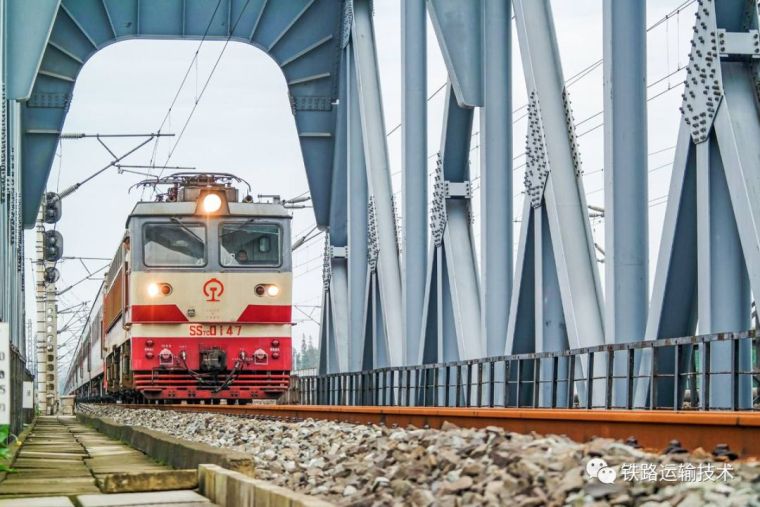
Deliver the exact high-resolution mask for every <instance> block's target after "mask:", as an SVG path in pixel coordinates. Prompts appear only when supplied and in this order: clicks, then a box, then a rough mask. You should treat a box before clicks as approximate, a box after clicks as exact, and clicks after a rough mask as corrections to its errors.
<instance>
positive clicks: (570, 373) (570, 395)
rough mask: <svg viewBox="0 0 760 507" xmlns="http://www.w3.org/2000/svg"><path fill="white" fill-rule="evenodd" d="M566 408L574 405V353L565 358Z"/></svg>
mask: <svg viewBox="0 0 760 507" xmlns="http://www.w3.org/2000/svg"><path fill="white" fill-rule="evenodd" d="M567 363H568V364H567V401H566V402H565V403H566V404H567V408H574V407H575V354H570V355H569V356H568V358H567Z"/></svg>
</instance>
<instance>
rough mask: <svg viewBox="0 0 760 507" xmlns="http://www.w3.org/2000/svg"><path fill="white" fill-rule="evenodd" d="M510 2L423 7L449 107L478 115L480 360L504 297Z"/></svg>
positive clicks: (495, 336) (451, 1)
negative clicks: (451, 101)
mask: <svg viewBox="0 0 760 507" xmlns="http://www.w3.org/2000/svg"><path fill="white" fill-rule="evenodd" d="M510 3H511V2H510V1H509V0H488V1H483V0H472V1H468V2H461V1H457V0H428V7H429V10H430V18H431V20H432V24H433V27H434V29H435V34H436V36H437V39H438V42H439V46H440V47H441V52H442V53H443V58H444V61H445V63H446V68H447V70H448V75H449V79H450V81H451V85H452V87H453V89H454V94H455V97H456V101H457V104H458V105H459V106H460V107H462V108H473V107H480V108H481V109H480V155H481V182H480V189H481V191H480V204H481V234H480V242H481V252H480V254H481V266H480V268H481V269H480V298H481V302H480V307H481V310H482V311H481V315H480V333H481V335H482V337H483V340H484V342H485V347H484V349H483V353H484V354H487V355H499V354H501V353H503V351H504V345H505V341H506V335H507V324H508V314H507V313H506V312H505V311H504V309H505V306H507V304H508V303H507V301H508V300H509V297H510V294H511V292H512V269H513V268H512V194H513V192H512V143H511V141H510V140H511V139H512V93H511V89H512V88H511V87H512V82H511V61H512V60H511V57H512V55H511V48H512V42H511V16H510ZM468 269H469V268H468Z"/></svg>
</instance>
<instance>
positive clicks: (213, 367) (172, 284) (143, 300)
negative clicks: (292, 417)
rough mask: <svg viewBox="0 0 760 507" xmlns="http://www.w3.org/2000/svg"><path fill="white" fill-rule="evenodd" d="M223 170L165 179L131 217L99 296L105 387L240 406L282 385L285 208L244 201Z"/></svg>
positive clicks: (287, 356) (285, 372) (286, 348)
mask: <svg viewBox="0 0 760 507" xmlns="http://www.w3.org/2000/svg"><path fill="white" fill-rule="evenodd" d="M229 178H232V177H231V176H230V175H218V174H214V175H195V174H191V175H187V174H183V175H172V176H171V177H169V179H168V183H169V185H170V188H169V190H168V191H167V192H166V193H165V194H161V197H160V198H159V200H158V201H156V202H140V203H138V204H137V205H136V206H135V208H134V210H133V211H132V213H131V214H130V216H129V218H128V219H127V232H126V236H125V240H124V242H123V244H122V247H121V248H120V251H119V252H118V253H117V256H116V259H114V266H112V269H111V270H110V272H109V274H108V275H107V277H106V284H105V285H106V290H105V295H104V307H105V309H106V312H105V313H106V315H105V318H104V319H103V328H104V331H105V333H106V346H105V352H104V353H105V355H106V368H105V378H104V383H105V384H106V385H107V388H108V391H109V392H111V393H112V394H115V395H116V396H117V397H121V398H124V399H132V398H136V399H140V400H187V401H191V402H192V401H199V400H212V401H214V402H218V400H221V399H225V400H227V401H228V402H230V401H235V400H239V401H240V402H246V401H248V400H251V399H255V398H275V397H277V396H279V395H280V394H281V393H282V392H284V391H285V390H287V387H288V380H289V373H290V369H291V326H292V323H291V308H292V307H291V305H292V290H291V286H292V272H291V271H292V264H291V248H290V219H291V216H290V214H289V212H288V210H287V209H286V208H285V207H283V206H282V205H281V204H279V203H278V202H276V201H275V202H269V203H261V202H253V200H252V199H251V198H250V197H247V198H245V199H243V201H242V202H239V200H238V191H237V189H236V188H234V187H233V186H232V185H231V184H230V179H229ZM164 181H166V180H164Z"/></svg>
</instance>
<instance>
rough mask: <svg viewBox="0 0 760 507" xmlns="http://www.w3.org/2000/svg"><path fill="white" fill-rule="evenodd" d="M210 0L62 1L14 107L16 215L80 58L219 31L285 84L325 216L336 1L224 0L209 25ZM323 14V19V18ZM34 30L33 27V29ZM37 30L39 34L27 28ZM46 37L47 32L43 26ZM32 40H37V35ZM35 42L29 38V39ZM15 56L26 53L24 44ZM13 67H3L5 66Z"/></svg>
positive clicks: (60, 117)
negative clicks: (27, 94) (19, 152)
mask: <svg viewBox="0 0 760 507" xmlns="http://www.w3.org/2000/svg"><path fill="white" fill-rule="evenodd" d="M215 6H216V4H215V3H214V2H198V1H187V0H185V1H182V0H164V1H161V2H151V1H136V0H131V1H129V0H124V1H122V0H119V1H117V0H105V1H94V0H87V1H85V0H64V1H63V2H62V4H61V6H60V8H59V9H58V13H57V15H56V17H55V22H54V24H53V28H52V31H51V33H50V37H49V38H48V39H47V40H46V41H45V42H46V44H43V45H44V53H43V54H42V63H41V65H40V69H39V71H38V72H37V76H36V78H35V80H34V87H33V89H32V94H31V98H30V100H29V101H28V102H26V103H25V104H24V106H23V112H22V114H23V123H24V129H25V132H24V134H23V140H22V144H23V158H22V166H23V172H24V174H25V175H26V178H25V180H24V185H23V187H24V188H23V190H24V223H25V224H26V226H27V227H28V226H31V225H32V223H33V222H34V218H35V215H36V210H37V207H38V206H39V200H40V197H41V195H42V190H43V187H44V184H45V181H46V179H47V175H48V173H49V170H50V165H51V163H52V160H53V157H54V153H55V147H56V143H57V136H58V134H59V132H60V129H61V127H62V125H63V121H64V119H65V116H66V111H67V109H68V105H69V102H70V100H71V91H72V89H73V87H74V83H75V80H76V77H77V75H78V74H79V71H80V70H81V68H82V66H83V65H84V63H85V62H86V61H87V60H88V59H89V58H90V57H91V56H92V55H93V54H94V53H95V52H96V51H98V50H99V49H102V48H103V47H105V46H107V45H109V44H112V43H114V42H117V41H120V40H125V39H133V38H145V39H162V38H172V39H182V38H184V39H198V38H200V37H202V36H203V34H204V32H205V30H206V27H207V26H208V27H209V36H208V39H210V40H219V39H227V38H230V39H231V40H235V41H240V42H244V43H247V44H252V45H254V46H256V47H259V48H261V49H262V50H264V51H266V52H267V54H269V55H270V56H271V57H272V58H273V59H274V60H275V61H276V62H277V63H278V65H279V66H280V68H281V69H282V71H283V74H284V75H285V79H286V81H287V84H288V90H289V93H290V96H291V104H292V108H293V113H294V116H295V121H296V128H297V130H298V135H299V139H300V142H301V150H302V153H303V157H304V163H305V166H306V170H307V177H308V180H309V187H310V189H311V195H312V200H313V203H314V212H315V215H316V218H317V222H318V224H320V225H322V226H325V225H327V224H328V223H329V212H330V193H331V183H330V182H331V176H332V167H333V149H334V135H335V113H334V108H333V103H334V102H335V100H336V98H337V91H338V89H337V88H338V87H337V84H338V81H337V75H336V70H337V69H338V68H339V65H338V60H339V53H340V43H341V39H342V30H343V23H342V20H343V7H344V2H342V1H336V0H290V1H287V2H281V1H277V2H275V1H269V2H267V1H265V0H250V1H248V0H225V1H222V3H221V5H220V7H219V10H218V11H217V12H216V15H215V16H214V17H213V20H212V22H211V24H210V25H209V19H210V18H211V14H212V13H213V12H214V8H215ZM328 20H329V21H328ZM34 35H35V34H33V36H34ZM36 35H37V36H38V37H39V34H36ZM45 36H46V34H45ZM38 42H39V40H38ZM35 47H36V46H35ZM22 56H23V59H24V61H32V60H35V57H36V56H37V57H38V54H35V53H34V52H33V51H32V49H26V50H24V53H23V55H22ZM15 70H16V69H14V68H13V67H9V69H8V72H9V74H12V73H13V72H15Z"/></svg>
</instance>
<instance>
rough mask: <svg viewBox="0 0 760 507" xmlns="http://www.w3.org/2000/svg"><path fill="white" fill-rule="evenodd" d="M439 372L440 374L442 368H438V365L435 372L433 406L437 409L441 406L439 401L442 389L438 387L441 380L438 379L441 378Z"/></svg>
mask: <svg viewBox="0 0 760 507" xmlns="http://www.w3.org/2000/svg"><path fill="white" fill-rule="evenodd" d="M439 372H440V368H439V367H438V365H436V366H435V370H433V406H435V407H437V406H438V405H439V400H438V389H440V387H439V386H438V380H439V379H438V377H439V376H440V374H439Z"/></svg>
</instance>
